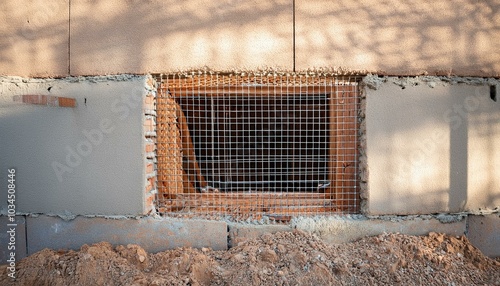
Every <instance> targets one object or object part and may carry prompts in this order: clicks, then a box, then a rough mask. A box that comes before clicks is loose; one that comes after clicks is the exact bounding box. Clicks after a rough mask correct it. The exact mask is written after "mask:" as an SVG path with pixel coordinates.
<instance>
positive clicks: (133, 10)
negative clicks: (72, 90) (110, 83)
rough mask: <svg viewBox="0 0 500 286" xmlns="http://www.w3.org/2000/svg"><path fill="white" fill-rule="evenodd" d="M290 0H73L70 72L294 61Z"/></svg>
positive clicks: (287, 65) (228, 66) (250, 65)
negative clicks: (101, 0)
mask: <svg viewBox="0 0 500 286" xmlns="http://www.w3.org/2000/svg"><path fill="white" fill-rule="evenodd" d="M292 39H293V7H292V2H291V1H273V2H270V1H265V0H253V1H229V2H228V1H207V0H196V1H182V2H178V1H130V0H116V1H106V2H96V1H86V0H75V1H72V2H71V73H72V74H74V75H85V74H109V73H117V72H128V73H148V72H165V71H169V70H177V69H181V70H182V69H191V68H198V67H200V68H201V67H203V66H209V67H210V68H213V69H216V70H229V69H232V68H235V67H245V68H252V69H256V68H258V67H266V66H279V67H282V68H287V69H291V68H292V63H293V40H292Z"/></svg>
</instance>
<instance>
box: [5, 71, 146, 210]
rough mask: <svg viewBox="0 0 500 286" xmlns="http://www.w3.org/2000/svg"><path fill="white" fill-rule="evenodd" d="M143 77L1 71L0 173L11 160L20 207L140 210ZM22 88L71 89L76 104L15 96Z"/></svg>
mask: <svg viewBox="0 0 500 286" xmlns="http://www.w3.org/2000/svg"><path fill="white" fill-rule="evenodd" d="M145 79H146V77H144V76H110V77H96V78H70V79H57V80H54V79H46V80H43V79H30V80H26V79H20V78H1V80H0V92H1V93H0V134H1V136H0V146H1V147H2V148H0V158H2V160H0V179H1V180H2V181H3V182H5V181H6V176H7V168H16V174H17V176H16V184H17V194H16V195H17V211H18V212H21V213H57V214H65V213H73V214H104V215H115V214H121V215H125V214H131V215H135V214H140V213H142V208H143V196H144V194H143V187H144V185H145V182H144V181H145V179H144V174H143V173H144V166H143V165H144V164H143V163H142V162H143V160H144V159H143V153H144V151H143V148H142V145H143V141H144V139H143V135H142V130H143V129H142V128H143V126H142V118H143V115H142V107H141V103H142V98H143V96H144V95H145ZM23 94H35V95H55V96H60V97H71V98H75V99H76V101H77V107H76V108H61V107H48V106H41V105H30V104H23V103H18V102H14V101H13V96H16V95H23ZM105 131H106V132H105ZM85 134H93V135H85ZM89 137H90V138H92V139H89ZM79 150H80V151H79ZM54 166H59V167H54ZM61 166H65V167H61ZM56 169H57V170H62V171H60V172H59V173H60V176H58V175H57V174H58V172H57V171H56ZM5 208H6V205H5V200H2V201H1V209H2V213H5V212H6V209H5Z"/></svg>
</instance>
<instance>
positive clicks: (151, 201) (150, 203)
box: [146, 194, 155, 211]
mask: <svg viewBox="0 0 500 286" xmlns="http://www.w3.org/2000/svg"><path fill="white" fill-rule="evenodd" d="M154 201H155V195H154V194H151V195H148V196H147V197H146V211H149V210H151V209H152V208H153V207H154Z"/></svg>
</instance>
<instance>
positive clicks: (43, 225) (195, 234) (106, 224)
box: [27, 216, 227, 255]
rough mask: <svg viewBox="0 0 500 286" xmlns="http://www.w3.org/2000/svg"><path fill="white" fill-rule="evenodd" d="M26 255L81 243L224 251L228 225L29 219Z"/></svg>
mask: <svg viewBox="0 0 500 286" xmlns="http://www.w3.org/2000/svg"><path fill="white" fill-rule="evenodd" d="M27 226H28V233H27V235H28V254H29V255H31V254H33V253H35V252H37V251H40V250H42V249H44V248H51V249H74V250H76V249H79V248H80V247H81V246H82V245H84V244H92V243H97V242H100V241H108V242H110V243H111V244H113V245H127V244H129V243H132V244H138V245H140V246H141V247H143V248H144V249H145V250H146V251H148V252H151V253H156V252H159V251H164V250H167V249H173V248H177V247H194V248H201V247H210V248H212V249H214V250H225V249H227V225H226V223H225V222H221V221H205V220H194V219H190V220H180V219H154V218H150V217H148V218H141V219H106V218H86V217H77V218H75V219H74V220H70V221H64V220H62V219H61V218H59V217H49V216H39V217H28V218H27Z"/></svg>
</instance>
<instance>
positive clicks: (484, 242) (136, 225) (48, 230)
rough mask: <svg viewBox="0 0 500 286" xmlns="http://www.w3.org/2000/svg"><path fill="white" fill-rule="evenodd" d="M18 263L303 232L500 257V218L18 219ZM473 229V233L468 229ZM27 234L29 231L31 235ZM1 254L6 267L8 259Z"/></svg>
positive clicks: (222, 244) (224, 244)
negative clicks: (35, 257)
mask: <svg viewBox="0 0 500 286" xmlns="http://www.w3.org/2000/svg"><path fill="white" fill-rule="evenodd" d="M16 222H17V229H16V260H19V259H21V258H23V257H25V256H27V255H31V254H33V253H35V252H37V251H40V250H42V249H44V248H50V249H74V250H77V249H79V248H80V247H81V246H82V245H84V244H92V243H97V242H100V241H108V242H110V243H111V244H113V245H127V244H130V243H132V244H138V245H141V246H142V247H143V248H144V249H145V250H146V251H148V252H151V253H156V252H159V251H164V250H167V249H173V248H177V247H195V248H201V247H210V248H212V249H214V250H226V249H227V248H228V246H229V247H233V246H237V245H238V244H239V243H241V242H244V241H245V240H248V239H255V238H258V237H259V236H261V235H262V234H265V233H275V232H282V231H292V230H293V229H300V230H302V231H307V232H311V233H314V234H316V235H317V236H318V237H320V238H321V239H323V240H324V241H325V242H326V243H335V244H339V243H345V242H349V241H355V240H358V239H360V238H363V237H366V236H373V235H379V234H382V233H384V232H387V233H402V234H408V235H426V234H428V233H429V232H439V233H446V234H448V235H464V234H467V237H468V238H469V239H470V241H471V242H472V244H473V245H475V246H476V247H477V248H479V249H480V250H481V251H483V253H484V254H485V255H488V256H490V257H498V256H500V253H499V251H498V250H499V249H500V247H499V246H500V215H499V214H498V213H496V214H490V215H484V216H479V215H470V216H468V217H467V216H462V215H445V216H438V217H435V216H430V215H429V216H394V217H393V216H383V217H378V218H367V217H364V216H353V217H342V216H335V217H314V218H307V217H299V218H294V219H293V220H292V221H291V223H290V225H256V224H248V223H226V222H223V221H210V220H194V219H174V218H153V217H145V218H140V219H125V218H122V219H110V218H87V217H81V216H78V217H76V218H75V219H73V220H63V219H62V218H60V217H52V216H45V215H42V216H37V217H33V216H28V217H25V216H16ZM0 223H1V226H2V228H1V229H0V230H1V233H0V242H1V245H6V244H7V243H8V237H7V236H6V235H5V234H6V233H7V232H6V231H7V229H5V228H6V226H7V223H8V221H7V217H5V216H3V217H0ZM467 226H468V229H467ZM25 230H26V231H25ZM228 239H229V240H228ZM228 242H229V245H228ZM1 251H2V252H0V264H1V263H5V261H6V258H7V253H6V252H5V249H2V250H1Z"/></svg>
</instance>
